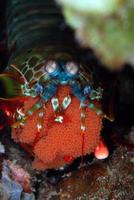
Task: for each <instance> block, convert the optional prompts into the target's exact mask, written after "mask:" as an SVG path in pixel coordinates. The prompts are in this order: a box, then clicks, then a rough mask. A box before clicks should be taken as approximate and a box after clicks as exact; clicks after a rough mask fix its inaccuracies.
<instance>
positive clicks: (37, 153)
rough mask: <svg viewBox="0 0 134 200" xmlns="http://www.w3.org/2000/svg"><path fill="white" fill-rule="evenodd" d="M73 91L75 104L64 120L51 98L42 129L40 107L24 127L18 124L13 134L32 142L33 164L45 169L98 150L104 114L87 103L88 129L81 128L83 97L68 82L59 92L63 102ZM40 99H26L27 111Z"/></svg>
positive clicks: (70, 107)
mask: <svg viewBox="0 0 134 200" xmlns="http://www.w3.org/2000/svg"><path fill="white" fill-rule="evenodd" d="M68 94H70V95H71V104H70V105H69V107H68V108H67V109H66V110H65V111H64V113H62V117H63V122H62V123H60V122H57V121H55V117H56V114H55V112H54V110H53V108H52V104H51V100H49V101H48V102H47V103H46V104H44V107H43V108H42V111H43V112H44V116H43V128H42V129H41V130H40V131H38V129H37V123H38V114H39V111H36V112H35V113H34V114H33V115H32V116H30V117H29V118H28V119H27V120H26V123H25V125H24V126H23V127H20V128H16V129H14V130H13V132H12V137H13V138H14V140H15V141H16V142H19V143H22V144H23V145H27V146H29V151H30V152H31V153H32V154H33V155H34V161H33V167H34V168H36V169H40V170H44V169H48V168H58V167H61V166H64V165H65V164H68V163H71V162H72V161H73V160H74V159H75V158H76V157H79V156H81V155H82V154H83V155H86V154H90V153H91V152H94V150H95V148H96V147H97V146H98V144H99V142H100V131H101V128H102V117H101V116H98V115H97V114H96V113H95V112H94V111H93V110H91V109H89V108H88V107H86V110H85V127H86V129H85V131H83V132H82V131H81V108H80V101H79V99H78V98H77V97H75V96H74V95H72V94H71V91H70V88H69V87H68V86H60V87H59V88H58V91H57V93H56V97H58V99H59V103H60V104H62V101H63V99H64V98H65V97H66V96H67V95H68ZM37 101H38V98H31V97H29V98H28V100H27V101H25V103H24V113H26V111H27V110H28V109H29V108H31V106H32V105H34V104H35V103H36V102H37Z"/></svg>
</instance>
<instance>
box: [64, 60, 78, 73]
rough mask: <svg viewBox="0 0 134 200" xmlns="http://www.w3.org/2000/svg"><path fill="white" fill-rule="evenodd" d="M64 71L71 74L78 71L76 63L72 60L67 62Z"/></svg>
mask: <svg viewBox="0 0 134 200" xmlns="http://www.w3.org/2000/svg"><path fill="white" fill-rule="evenodd" d="M66 71H67V72H68V73H69V74H71V75H75V74H77V72H78V65H77V64H76V63H74V62H67V63H66Z"/></svg>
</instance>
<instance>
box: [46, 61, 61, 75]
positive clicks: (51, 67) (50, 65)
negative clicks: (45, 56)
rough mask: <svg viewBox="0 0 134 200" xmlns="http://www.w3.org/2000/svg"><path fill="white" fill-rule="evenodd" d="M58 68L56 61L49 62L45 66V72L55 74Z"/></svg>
mask: <svg viewBox="0 0 134 200" xmlns="http://www.w3.org/2000/svg"><path fill="white" fill-rule="evenodd" d="M57 68H58V64H57V62H56V61H54V60H49V61H47V62H46V65H45V70H46V71H47V72H48V73H49V74H51V73H53V72H54V71H55V70H56V69H57Z"/></svg>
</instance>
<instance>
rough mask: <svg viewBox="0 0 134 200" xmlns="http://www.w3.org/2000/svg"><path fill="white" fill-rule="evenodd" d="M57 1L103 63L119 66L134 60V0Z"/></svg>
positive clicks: (83, 39) (67, 18) (81, 37)
mask: <svg viewBox="0 0 134 200" xmlns="http://www.w3.org/2000/svg"><path fill="white" fill-rule="evenodd" d="M57 2H58V3H60V4H61V5H62V6H63V13H64V15H65V18H66V21H67V23H68V24H69V25H70V26H71V27H73V28H74V29H75V31H76V37H77V38H78V40H79V42H80V43H81V44H82V45H84V46H88V47H92V48H93V49H94V50H95V52H96V53H97V55H98V56H99V57H100V58H101V60H102V61H103V63H105V64H106V65H108V66H109V67H111V68H117V67H118V68H119V67H121V65H122V63H123V62H130V63H132V64H134V59H133V51H134V47H133V43H134V26H133V20H134V12H133V10H134V1H133V0H122V1H119V0H110V1H107V0H95V1H88V0H84V1H79V0H76V1H71V0H68V1H66V0H57Z"/></svg>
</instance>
